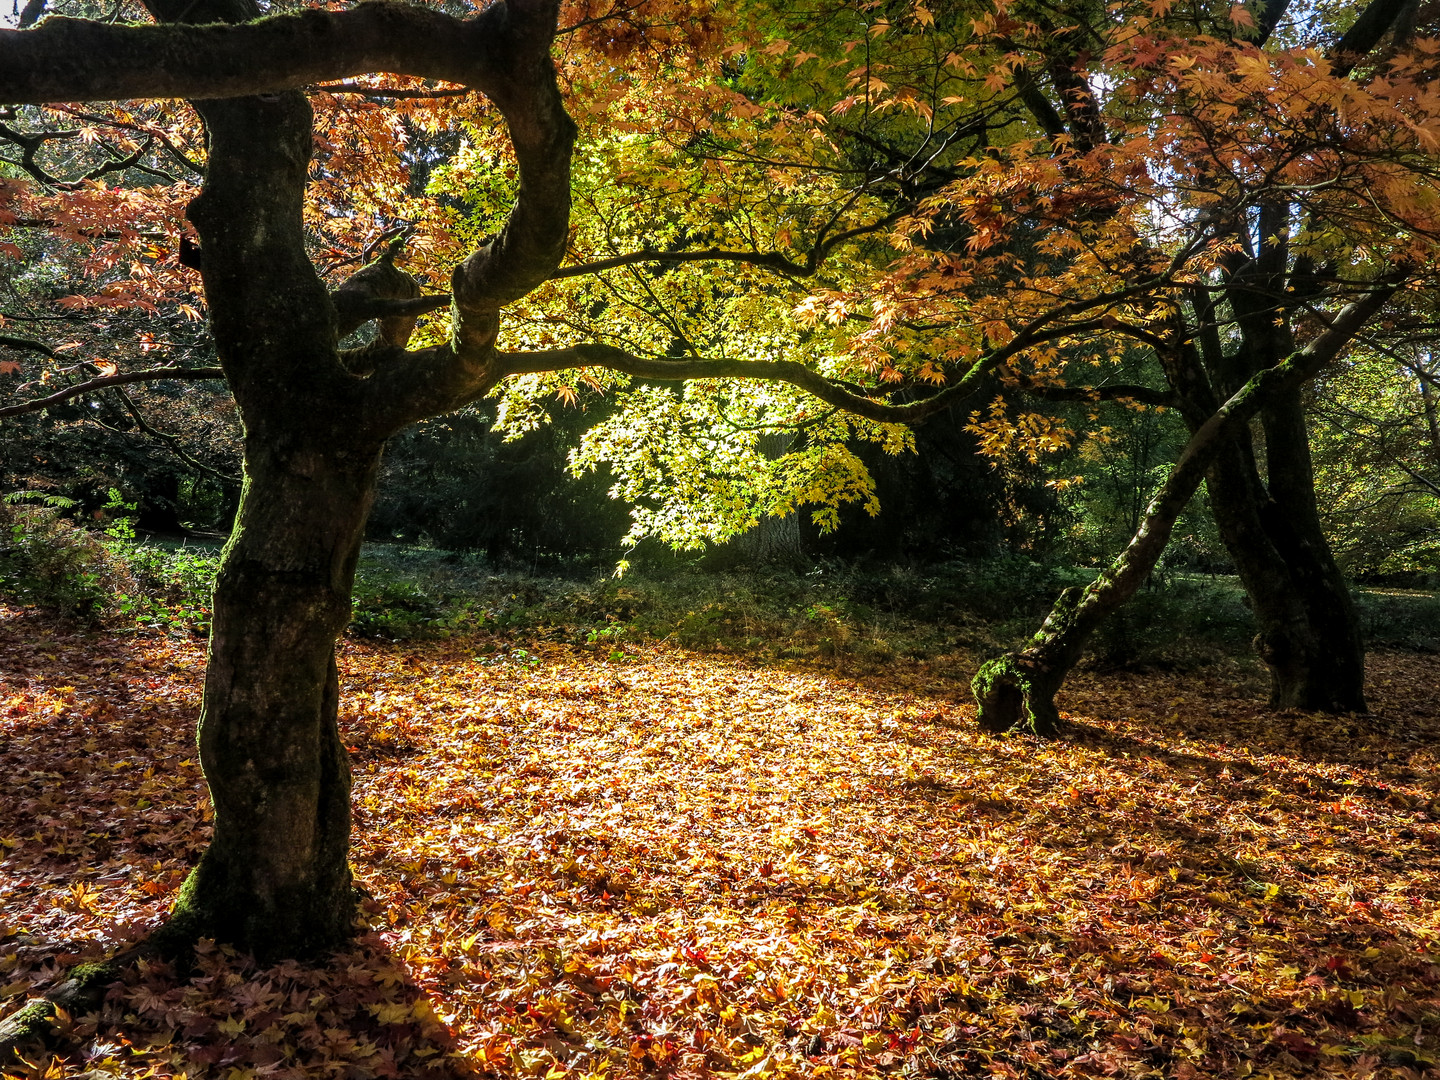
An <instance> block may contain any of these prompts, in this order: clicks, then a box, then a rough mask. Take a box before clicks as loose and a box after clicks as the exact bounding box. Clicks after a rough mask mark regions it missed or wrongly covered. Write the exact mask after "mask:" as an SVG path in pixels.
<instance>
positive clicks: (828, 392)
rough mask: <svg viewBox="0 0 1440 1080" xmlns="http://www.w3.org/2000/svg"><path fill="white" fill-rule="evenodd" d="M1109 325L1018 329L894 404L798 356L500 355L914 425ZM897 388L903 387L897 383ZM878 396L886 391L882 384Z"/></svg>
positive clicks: (603, 348)
mask: <svg viewBox="0 0 1440 1080" xmlns="http://www.w3.org/2000/svg"><path fill="white" fill-rule="evenodd" d="M1106 325H1107V323H1106V321H1105V320H1103V319H1090V320H1086V321H1085V322H1079V323H1065V324H1063V325H1060V326H1052V327H1048V328H1045V329H1032V330H1027V331H1025V332H1022V333H1021V334H1017V335H1016V336H1015V337H1014V338H1012V339H1011V340H1010V341H1009V342H1008V343H1007V344H1005V345H1003V346H1001V347H1000V348H998V349H996V350H994V351H993V352H991V353H989V354H988V355H986V356H983V357H981V358H980V359H979V360H977V361H975V363H974V364H972V365H971V366H970V369H969V370H968V371H966V372H965V374H964V375H962V376H961V377H960V378H959V379H958V380H956V381H955V382H953V383H951V384H950V385H949V386H947V387H945V388H944V389H943V390H940V391H938V392H936V393H934V394H931V395H930V396H929V397H927V398H921V399H920V400H919V401H910V402H906V403H905V404H903V405H894V404H891V403H890V402H888V401H885V400H883V399H881V398H880V397H879V396H875V397H871V396H869V395H867V394H862V393H857V392H856V390H855V389H852V388H850V387H848V386H847V385H845V384H843V383H840V382H838V381H836V380H834V379H827V378H826V377H825V376H823V375H821V374H820V373H819V372H817V371H815V370H814V369H813V368H808V367H806V366H805V365H804V364H801V363H797V362H796V361H794V360H705V359H692V360H656V359H651V358H649V357H643V356H636V355H635V354H634V353H628V352H626V351H625V350H624V349H617V348H615V347H614V346H613V345H599V344H590V345H576V346H573V347H571V348H568V349H554V350H550V351H546V352H524V353H503V354H501V356H500V360H501V363H502V365H503V368H502V374H503V375H526V374H534V373H537V372H543V371H560V370H563V369H565V368H572V367H606V368H609V369H610V370H612V371H619V372H622V373H623V374H626V375H633V376H635V377H636V378H641V379H656V380H660V381H666V382H669V381H683V380H688V379H761V380H764V381H767V382H785V383H789V384H790V385H791V386H795V387H798V388H799V389H801V390H804V391H806V392H807V393H809V394H813V395H814V396H815V397H817V398H819V399H820V400H821V401H823V402H825V403H826V404H827V405H834V406H835V407H836V408H838V409H844V410H845V411H846V412H851V413H854V414H855V415H856V416H863V417H865V418H866V419H867V420H875V421H878V422H879V423H884V424H915V423H919V422H920V421H921V420H924V419H926V418H927V417H930V416H934V415H935V414H936V413H939V412H943V411H945V410H946V409H948V408H950V407H951V406H953V405H955V404H957V403H958V402H960V401H962V400H964V399H965V398H967V397H969V396H970V395H971V394H973V393H974V392H975V391H976V390H978V389H979V387H980V383H981V380H982V379H983V378H984V377H985V376H986V375H988V374H989V373H990V372H992V371H994V370H995V369H996V368H997V367H999V366H1000V365H1001V364H1003V363H1004V362H1005V361H1006V360H1008V359H1009V358H1010V357H1012V356H1014V355H1015V354H1016V353H1018V352H1020V351H1022V350H1024V349H1027V348H1029V347H1030V346H1032V345H1038V344H1041V343H1042V342H1045V341H1052V340H1054V339H1055V338H1059V337H1066V336H1068V335H1070V334H1076V333H1082V332H1084V331H1087V330H1099V329H1103V328H1105V327H1106ZM897 389H898V388H897ZM874 393H875V394H876V395H879V394H883V393H886V391H885V390H884V389H881V388H877V389H876V390H875V391H874Z"/></svg>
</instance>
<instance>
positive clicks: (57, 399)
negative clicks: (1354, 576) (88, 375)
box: [0, 367, 225, 419]
mask: <svg viewBox="0 0 1440 1080" xmlns="http://www.w3.org/2000/svg"><path fill="white" fill-rule="evenodd" d="M223 378H225V372H224V371H222V370H221V369H220V368H218V367H212V368H169V367H162V368H147V369H145V370H143V371H126V372H123V373H121V374H119V375H103V376H101V377H100V378H98V379H87V380H86V381H85V382H82V383H76V384H75V385H74V386H67V387H66V388H65V389H64V390H59V391H56V392H55V393H53V394H51V395H49V396H48V397H43V398H35V399H34V400H32V401H22V402H20V404H18V405H8V406H6V407H5V408H3V409H0V419H3V418H5V417H7V416H22V415H24V414H25V413H32V412H39V411H40V410H41V409H48V408H50V407H51V406H52V405H60V404H62V403H64V402H66V401H69V400H70V399H71V398H77V397H83V396H84V395H85V394H93V393H95V391H97V390H108V389H110V388H111V387H114V386H125V385H127V384H129V383H138V382H159V381H161V380H164V379H223Z"/></svg>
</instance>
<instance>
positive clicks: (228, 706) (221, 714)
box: [150, 0, 574, 958]
mask: <svg viewBox="0 0 1440 1080" xmlns="http://www.w3.org/2000/svg"><path fill="white" fill-rule="evenodd" d="M150 2H151V4H152V6H153V9H154V10H155V13H156V15H157V17H158V18H160V19H162V20H164V19H166V18H167V17H173V18H175V19H187V20H198V21H207V22H223V21H232V22H233V21H243V20H245V19H249V18H253V17H254V15H255V14H256V12H255V11H254V9H253V6H252V5H251V3H250V0H200V3H198V4H197V3H196V2H195V0H150ZM172 7H173V9H174V10H173V11H172V10H170V9H171V8H172ZM381 7H382V9H383V10H385V11H390V10H392V9H393V10H401V9H398V8H394V7H393V6H386V5H381ZM406 10H408V9H406ZM500 10H501V9H500V6H499V5H495V6H492V7H491V8H489V9H487V13H493V12H496V11H500ZM421 14H422V16H423V14H424V13H421ZM501 15H503V20H502V22H503V27H504V31H505V35H504V40H499V39H498V38H494V39H492V40H490V41H489V42H488V45H487V50H486V51H485V53H484V55H483V56H482V57H480V59H481V60H482V61H483V64H482V65H481V66H482V67H484V69H485V71H488V73H489V74H488V75H486V76H485V81H486V83H487V85H489V86H490V87H491V89H492V90H493V91H494V95H493V96H494V97H496V99H497V101H498V103H499V104H500V105H501V108H502V110H503V111H504V112H505V115H506V119H507V121H508V122H509V124H510V129H511V136H512V141H513V142H514V145H515V148H516V156H517V160H518V162H519V165H520V173H521V188H520V197H519V198H518V199H517V202H516V204H515V206H514V207H513V208H512V211H511V214H510V217H509V218H508V219H507V223H506V225H505V227H504V228H503V229H502V230H501V232H500V234H499V235H498V236H497V237H496V239H495V240H494V241H493V242H492V243H491V244H489V245H488V246H487V247H485V248H483V249H481V251H480V252H477V253H476V254H475V255H472V256H471V257H470V258H469V259H467V261H466V262H465V263H464V264H463V266H462V267H461V271H463V272H457V275H456V285H457V287H456V289H455V296H454V315H453V319H452V323H453V325H454V341H453V343H452V344H450V345H445V346H437V347H434V348H431V349H426V350H421V351H418V352H414V353H410V352H406V351H404V344H405V342H404V341H403V340H401V339H403V338H406V337H408V330H409V329H410V326H409V325H408V324H406V325H404V326H396V325H392V326H391V327H390V329H391V330H392V331H393V332H392V333H391V334H390V335H389V336H388V340H385V341H383V342H377V343H376V345H375V346H374V347H372V348H370V349H368V350H367V351H366V357H365V361H366V362H365V363H364V364H363V365H358V366H357V365H354V364H350V363H347V358H346V357H343V356H342V355H341V353H340V351H339V349H338V337H339V329H340V322H339V319H338V317H337V314H336V310H335V306H334V298H333V297H332V295H331V294H330V293H329V292H328V291H327V289H326V287H325V284H324V283H323V282H322V281H321V280H320V278H319V276H318V275H317V273H316V271H315V268H314V266H313V265H312V264H311V262H310V260H309V258H308V256H307V253H306V249H305V232H304V226H303V203H304V195H305V184H306V179H307V173H308V168H309V162H310V151H311V145H312V131H311V128H312V119H313V117H312V113H311V110H310V106H309V104H308V103H307V102H306V100H305V98H304V96H303V95H302V94H300V93H298V92H295V91H284V92H280V93H272V94H262V95H257V96H254V97H244V98H226V99H219V100H203V101H197V102H194V105H195V108H196V109H197V111H198V112H199V113H200V115H201V117H202V119H203V120H204V121H205V126H206V134H207V136H208V140H209V158H208V163H207V167H206V175H205V182H204V185H203V187H202V189H201V193H200V195H199V196H198V197H197V198H196V199H195V200H194V201H193V202H192V203H191V205H190V207H189V211H188V215H189V217H190V220H191V221H192V223H193V224H194V225H195V228H196V231H197V232H198V233H199V235H200V240H201V248H202V250H203V252H204V258H203V260H202V263H203V265H202V268H201V272H202V275H203V277H204V283H205V294H206V298H207V300H208V302H209V306H210V317H211V325H212V329H213V331H214V335H215V341H216V348H217V353H218V356H219V360H220V364H221V367H222V368H223V369H224V373H225V377H226V379H227V381H228V382H229V384H230V387H231V390H232V391H233V393H234V395H235V401H236V404H237V406H238V408H239V412H240V416H241V419H242V421H243V423H244V426H245V437H244V446H245V460H244V464H245V484H244V489H243V493H242V495H241V502H240V510H239V513H238V516H237V521H236V527H235V531H234V533H233V535H232V537H231V540H230V543H229V544H228V545H227V546H226V549H225V554H224V558H223V560H222V564H221V569H220V573H219V575H218V577H217V580H216V587H215V602H214V618H213V620H212V624H211V626H212V629H211V639H210V655H209V666H208V670H207V673H206V681H205V695H204V701H203V704H202V707H201V716H200V736H199V743H200V759H201V764H202V766H203V768H204V771H205V777H206V780H207V782H208V783H209V785H210V792H211V797H212V799H213V802H214V806H215V831H214V837H213V839H212V841H211V844H210V846H209V848H207V849H206V851H205V853H204V855H203V856H202V857H201V860H200V863H199V865H198V866H197V867H196V868H195V870H194V871H193V872H192V873H191V875H190V877H189V878H188V879H187V880H186V882H185V884H184V886H183V887H182V889H181V893H180V896H179V899H178V900H177V902H176V905H175V908H174V910H173V911H172V913H171V917H170V920H169V922H168V923H167V925H166V926H165V927H164V928H162V930H161V931H160V933H159V934H158V935H157V937H158V938H159V940H160V941H162V942H164V943H166V945H165V947H168V948H170V949H172V950H173V951H181V950H183V949H184V948H185V947H186V946H187V945H188V944H189V943H190V942H193V940H194V939H195V938H196V937H198V936H202V935H203V936H209V937H214V938H216V939H218V940H223V941H226V942H229V943H232V944H235V945H237V946H239V947H241V948H243V949H247V950H249V951H251V952H254V953H255V954H257V955H258V956H261V957H265V958H274V957H280V956H292V957H307V956H315V955H318V954H321V953H324V952H326V951H328V950H330V949H332V948H334V947H335V946H337V945H339V944H340V943H341V942H343V941H344V940H345V939H346V938H347V937H348V936H349V935H350V933H351V931H352V924H353V920H354V911H355V906H354V897H353V890H352V887H351V876H350V868H349V865H348V861H347V854H348V850H349V841H350V769H349V765H348V762H347V759H346V753H345V748H344V746H343V744H342V742H341V740H340V736H339V731H338V728H337V725H336V715H337V709H338V702H339V679H338V674H337V668H336V660H335V646H336V641H337V640H338V638H339V636H340V634H341V633H342V632H343V631H344V629H345V626H346V624H347V623H348V622H349V621H350V612H351V609H350V594H351V588H352V585H353V583H354V575H355V565H356V562H357V559H358V557H359V551H360V542H361V538H362V535H363V531H364V526H365V521H366V518H367V517H368V515H369V512H370V507H371V504H372V502H373V497H374V491H375V483H376V478H377V475H378V471H379V463H380V455H381V452H382V450H383V447H384V443H385V440H386V439H387V438H389V437H390V436H391V435H392V434H394V433H395V431H397V430H398V429H399V428H400V427H402V426H403V425H404V424H406V423H408V422H410V421H412V420H414V419H417V418H419V417H422V416H427V415H434V414H436V413H439V412H446V411H449V410H451V409H454V408H456V407H458V406H459V405H461V404H463V403H465V402H466V401H469V400H472V399H473V398H475V397H477V396H480V395H481V394H483V393H484V392H485V391H486V390H487V389H489V387H491V386H493V385H494V382H495V380H496V379H497V378H498V377H499V374H498V373H499V363H498V359H497V354H496V352H495V349H494V345H493V342H494V336H495V324H496V321H497V319H498V312H499V308H500V306H501V305H502V304H504V303H505V302H508V301H509V300H511V299H514V298H515V297H516V296H519V295H523V294H524V293H525V292H526V291H528V290H529V289H530V288H533V287H534V284H535V283H537V282H539V281H543V280H545V278H546V277H548V275H549V274H550V273H551V272H552V271H553V269H554V266H555V264H556V263H558V261H559V259H560V257H561V255H562V254H563V251H564V240H565V237H566V235H567V229H568V212H569V155H570V146H571V143H572V141H573V138H574V125H573V124H572V123H571V122H570V119H569V117H568V116H566V114H565V111H564V108H563V103H562V102H561V99H560V94H559V89H558V87H557V85H556V80H555V74H554V68H553V65H552V64H551V61H550V56H549V45H550V41H551V37H552V36H553V32H554V27H555V17H556V9H555V5H554V4H553V3H550V2H548V0H536V2H533V3H527V2H523V0H519V2H516V0H512V2H511V3H510V4H509V5H508V7H507V8H505V9H504V10H503V11H501ZM481 18H482V19H483V18H485V16H482V17H481ZM500 18H501V16H499V15H490V16H489V19H488V22H487V25H490V24H493V23H494V22H495V21H496V20H497V19H500ZM482 73H483V72H482ZM361 273H362V274H364V273H366V272H365V271H362V272H361ZM372 276H373V275H372ZM360 284H364V282H361V283H360ZM358 287H359V286H358V285H357V288H358ZM354 291H356V289H352V290H351V292H354ZM340 292H341V293H344V289H343V288H342V290H340ZM402 321H403V320H402ZM351 359H353V358H351ZM362 368H363V370H362Z"/></svg>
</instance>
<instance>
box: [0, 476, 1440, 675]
mask: <svg viewBox="0 0 1440 1080" xmlns="http://www.w3.org/2000/svg"><path fill="white" fill-rule="evenodd" d="M67 509H68V508H67V507H65V506H63V505H58V504H56V503H55V500H46V499H44V498H43V497H40V496H34V495H33V494H32V493H22V495H21V496H20V497H18V498H17V497H16V496H11V497H9V498H7V499H6V501H4V502H3V503H0V595H4V596H7V597H9V598H10V599H11V600H12V601H18V602H20V603H24V604H29V605H33V606H35V607H38V608H42V609H46V610H51V611H59V612H61V613H64V614H66V615H68V616H71V617H73V618H77V619H81V620H83V621H87V622H90V623H92V624H103V625H107V626H109V627H111V628H126V627H131V628H152V629H161V630H165V631H167V632H170V633H174V634H204V633H206V632H207V631H208V629H209V618H210V591H211V586H212V583H213V580H214V574H215V570H216V568H217V566H218V563H219V558H220V552H219V548H218V547H216V546H213V545H209V546H207V545H192V544H185V543H175V542H165V541H159V540H140V539H138V538H137V537H136V536H135V533H134V529H133V527H132V526H131V523H130V520H129V518H128V516H127V513H128V511H129V510H130V509H131V508H129V507H127V506H126V505H125V504H124V503H123V502H120V501H119V499H118V496H117V497H116V498H115V499H112V503H111V505H110V506H109V507H107V508H106V510H107V516H106V517H105V519H104V521H103V522H101V525H102V526H103V531H98V530H91V529H86V528H82V527H80V526H77V525H76V524H74V523H72V522H71V521H68V520H67V519H66V518H65V517H64V516H63V515H64V513H65V511H66V510H67ZM1093 573H1094V572H1093V571H1090V570H1085V569H1081V568H1075V567H1056V566H1046V565H1042V564H1040V563H1037V562H1035V561H1033V560H1031V559H1027V558H1024V557H1021V556H1009V557H1004V558H998V559H986V560H969V561H954V562H948V563H943V564H938V565H933V566H924V567H915V566H856V565H849V564H844V563H839V562H822V563H820V564H818V565H815V566H813V567H811V568H810V569H809V570H808V571H806V570H796V569H790V568H780V567H775V568H766V567H758V568H751V569H746V570H726V571H714V570H710V569H706V568H704V567H702V566H699V565H697V564H695V563H693V562H682V561H679V560H676V561H673V562H667V561H665V560H661V559H655V560H651V561H650V562H649V563H647V564H645V565H643V566H642V567H640V568H637V569H634V570H632V571H630V573H628V574H627V575H626V576H625V577H624V578H617V577H614V576H612V575H610V574H608V573H603V572H600V571H597V570H596V569H595V568H593V567H584V566H577V567H575V568H574V569H573V570H572V572H570V573H552V574H545V575H537V574H535V573H526V572H523V571H516V570H505V569H498V568H496V567H495V566H493V565H491V564H490V563H488V562H487V561H486V560H485V559H483V558H482V557H480V556H477V555H473V554H467V553H461V552H446V551H437V550H433V549H426V548H413V547H402V546H399V545H370V546H367V547H366V548H365V551H364V553H363V555H362V558H361V562H360V567H359V570H358V572H357V575H356V582H355V591H354V618H353V621H352V622H351V626H350V633H351V634H352V635H353V636H357V637H362V638H371V639H377V640H387V641H424V640H443V639H449V638H457V637H460V638H474V639H475V642H476V648H477V651H479V652H481V653H483V654H485V655H486V656H487V657H488V658H489V659H490V660H491V661H492V662H493V661H495V660H497V659H502V658H505V657H508V656H510V655H511V654H512V652H514V651H516V650H518V651H519V652H521V653H523V652H524V651H525V649H526V648H527V647H529V646H530V645H532V644H533V643H535V642H542V641H544V642H564V643H566V644H569V645H572V646H578V647H582V648H585V649H588V650H589V651H591V652H594V653H596V654H598V655H600V656H602V657H605V658H608V659H611V660H615V661H623V660H624V659H625V658H626V656H627V655H628V652H627V650H632V649H633V648H635V647H636V646H638V645H641V644H643V643H648V642H657V641H664V642H669V643H671V644H675V645H679V646H682V647H684V648H687V649H691V650H694V651H698V652H712V653H734V654H739V655H744V656H749V657H752V658H754V659H756V660H760V661H798V662H816V663H820V664H825V665H831V666H835V665H838V666H841V667H844V668H854V669H855V670H857V671H864V670H867V669H872V668H878V667H882V666H886V665H893V664H896V663H900V664H905V663H934V664H938V665H941V666H942V667H943V666H945V665H947V664H952V663H953V664H954V665H956V666H957V667H959V666H973V663H974V662H975V661H976V660H977V659H978V658H984V657H987V656H994V655H996V654H998V653H1000V652H1002V651H1004V650H1007V649H1014V648H1017V647H1019V646H1022V645H1023V644H1024V643H1025V641H1026V640H1027V639H1028V638H1029V637H1030V635H1031V634H1033V633H1034V631H1035V629H1036V627H1037V626H1038V625H1039V623H1040V621H1041V619H1042V618H1043V617H1044V615H1045V612H1046V611H1048V610H1049V607H1050V604H1051V603H1052V601H1053V600H1054V598H1055V596H1057V595H1058V594H1059V593H1060V591H1061V590H1062V589H1064V588H1066V587H1067V586H1070V585H1083V584H1085V583H1087V582H1088V581H1089V580H1090V579H1091V577H1092V576H1093ZM1357 602H1358V604H1359V606H1360V611H1361V618H1362V621H1363V624H1364V628H1365V632H1366V635H1367V638H1368V639H1369V640H1370V641H1371V643H1372V644H1375V645H1379V646H1384V647H1394V648H1402V649H1410V650H1416V651H1434V650H1436V649H1440V629H1437V628H1440V598H1437V597H1435V596H1434V595H1432V594H1428V593H1421V592H1405V591H1401V590H1374V591H1364V592H1360V593H1357ZM1254 632H1255V631H1254V626H1253V620H1252V619H1251V616H1250V612H1249V610H1248V608H1247V607H1246V602H1245V597H1244V593H1243V592H1242V590H1241V589H1240V588H1239V586H1238V584H1237V583H1236V582H1235V580H1234V579H1233V578H1227V577H1223V576H1207V575H1183V574H1173V573H1172V574H1169V575H1166V576H1165V577H1163V578H1161V577H1157V578H1156V580H1155V581H1153V582H1152V583H1151V584H1150V585H1148V586H1147V587H1145V588H1144V589H1142V590H1141V592H1140V593H1139V594H1138V595H1137V596H1136V597H1135V598H1134V599H1133V600H1132V601H1131V602H1130V603H1129V604H1128V605H1126V607H1124V608H1123V609H1122V610H1121V611H1120V612H1119V613H1118V614H1117V615H1115V616H1113V617H1112V618H1111V619H1110V620H1109V621H1108V622H1107V623H1106V624H1105V625H1104V626H1103V627H1102V628H1101V629H1100V630H1099V631H1098V632H1097V633H1096V635H1095V637H1094V639H1093V640H1092V642H1091V646H1090V652H1089V656H1088V659H1087V663H1088V664H1089V665H1090V666H1092V667H1096V668H1099V669H1107V670H1116V669H1158V670H1171V671H1184V670H1193V669H1195V668H1199V667H1203V666H1208V665H1215V664H1228V665H1231V666H1235V665H1238V666H1240V667H1242V668H1243V667H1247V666H1253V661H1251V659H1250V655H1251V654H1250V640H1251V638H1252V637H1253V635H1254ZM1237 674H1239V673H1238V672H1237Z"/></svg>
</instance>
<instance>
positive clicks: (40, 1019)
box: [0, 945, 151, 1062]
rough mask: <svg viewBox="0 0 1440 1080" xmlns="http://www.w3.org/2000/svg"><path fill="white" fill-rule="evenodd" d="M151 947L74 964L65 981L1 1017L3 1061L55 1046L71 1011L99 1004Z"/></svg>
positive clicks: (0, 1059) (1, 1053) (0, 1047)
mask: <svg viewBox="0 0 1440 1080" xmlns="http://www.w3.org/2000/svg"><path fill="white" fill-rule="evenodd" d="M150 951H151V950H150V949H148V948H146V946H145V945H137V946H134V947H132V948H129V949H126V950H125V951H124V952H120V953H116V954H115V955H114V956H112V957H111V958H110V959H108V960H104V961H102V962H100V963H98V964H81V965H79V966H78V967H75V968H72V969H71V971H70V974H69V976H68V977H67V978H66V979H65V981H64V982H62V983H60V984H59V985H57V986H55V987H53V988H51V989H50V990H48V991H46V993H45V995H44V996H43V997H37V998H31V999H30V1000H29V1001H27V1002H26V1003H25V1004H24V1005H23V1006H21V1007H20V1008H19V1009H17V1010H16V1011H15V1012H13V1013H11V1014H10V1015H9V1016H7V1017H6V1018H5V1019H4V1020H0V1062H5V1061H9V1060H10V1059H11V1058H13V1057H15V1056H16V1055H17V1054H19V1053H20V1052H22V1051H25V1050H34V1049H37V1048H39V1049H48V1048H49V1047H51V1046H53V1045H54V1044H55V1041H56V1039H57V1038H58V1037H59V1035H60V1034H61V1032H62V1029H63V1026H64V1021H65V1017H66V1015H67V1014H74V1013H77V1012H89V1011H91V1010H92V1009H96V1008H98V1007H99V1006H100V1003H101V1002H102V1001H103V1000H104V999H105V991H106V990H108V989H109V988H110V986H111V985H112V984H113V983H115V982H116V981H117V980H118V979H119V978H120V975H121V972H123V971H124V970H125V968H126V966H127V965H129V964H130V963H131V962H132V961H134V960H135V959H136V958H138V957H140V956H142V955H146V954H148V953H149V952H150Z"/></svg>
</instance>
